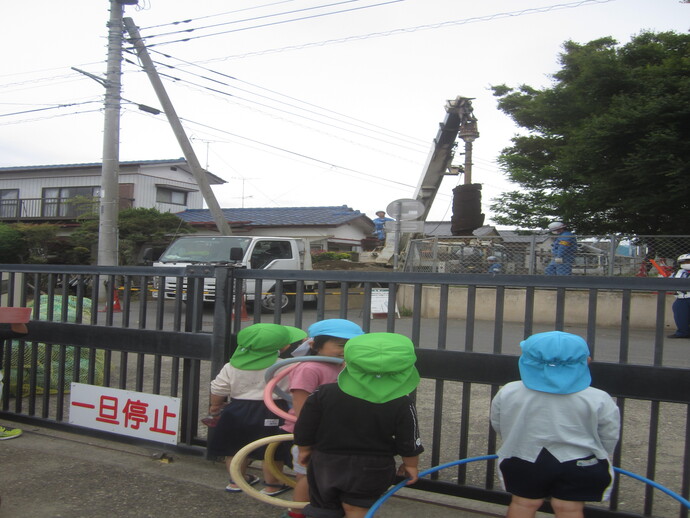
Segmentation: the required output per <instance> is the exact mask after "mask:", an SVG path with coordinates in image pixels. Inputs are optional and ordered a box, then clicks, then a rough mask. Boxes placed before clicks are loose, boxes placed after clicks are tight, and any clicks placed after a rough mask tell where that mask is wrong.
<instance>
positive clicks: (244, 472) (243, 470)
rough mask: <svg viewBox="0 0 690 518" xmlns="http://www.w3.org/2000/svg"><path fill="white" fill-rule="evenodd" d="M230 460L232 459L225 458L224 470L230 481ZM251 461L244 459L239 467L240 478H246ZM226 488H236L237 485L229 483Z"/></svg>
mask: <svg viewBox="0 0 690 518" xmlns="http://www.w3.org/2000/svg"><path fill="white" fill-rule="evenodd" d="M232 459H233V457H225V469H227V470H228V475H229V476H230V480H232V475H231V474H230V463H232ZM251 461H252V459H250V458H249V457H245V459H244V461H243V462H242V464H241V465H240V472H241V473H242V476H243V477H244V478H245V479H246V478H247V468H248V467H249V464H250V463H251ZM228 487H237V485H236V484H234V483H232V482H231V483H230V484H228Z"/></svg>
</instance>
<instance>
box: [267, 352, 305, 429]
mask: <svg viewBox="0 0 690 518" xmlns="http://www.w3.org/2000/svg"><path fill="white" fill-rule="evenodd" d="M297 365H299V364H298V363H295V364H294V365H289V366H287V367H285V368H284V369H282V370H281V371H280V372H278V373H277V374H276V375H275V376H273V378H272V379H271V380H270V381H269V382H268V383H266V387H265V388H264V404H265V405H266V406H267V407H268V409H269V410H270V411H271V412H273V413H274V414H275V415H277V416H278V417H282V418H283V419H285V420H286V421H290V422H291V423H294V422H295V421H297V418H296V417H295V416H294V415H292V414H288V413H287V412H285V411H284V410H282V409H280V408H278V405H276V404H275V402H274V400H273V389H274V388H275V386H276V385H277V384H278V382H279V381H280V380H282V379H283V378H284V377H285V376H287V375H288V374H290V372H291V371H292V370H293V369H294V368H296V367H297Z"/></svg>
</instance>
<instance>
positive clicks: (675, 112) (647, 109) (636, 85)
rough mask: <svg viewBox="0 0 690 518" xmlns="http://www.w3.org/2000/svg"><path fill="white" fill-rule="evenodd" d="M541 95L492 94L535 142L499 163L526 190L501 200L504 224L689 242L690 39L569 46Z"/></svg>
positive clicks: (524, 90) (649, 37) (498, 89)
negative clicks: (560, 225)
mask: <svg viewBox="0 0 690 518" xmlns="http://www.w3.org/2000/svg"><path fill="white" fill-rule="evenodd" d="M563 48H564V52H563V53H562V54H561V55H560V64H561V67H562V68H561V70H560V71H559V72H557V73H556V74H554V76H553V79H554V81H553V84H552V85H551V86H550V87H549V88H544V89H542V90H537V89H534V88H532V87H530V86H527V85H522V86H520V87H518V88H510V87H508V86H506V85H499V86H492V90H493V93H494V96H496V97H497V98H498V99H499V100H498V107H499V109H500V110H502V111H503V112H505V113H506V114H508V115H509V116H510V117H511V118H512V119H513V120H514V121H515V122H516V123H517V124H518V125H519V126H521V127H522V128H525V129H526V130H527V132H528V134H527V135H518V136H515V137H514V138H513V139H512V143H513V145H512V146H511V147H508V148H506V149H504V150H503V151H502V152H501V155H500V156H499V159H498V160H499V163H500V164H501V166H502V168H503V169H504V171H505V172H506V173H507V175H508V177H509V178H510V180H511V181H513V182H515V183H517V184H519V185H520V186H521V190H520V191H513V192H508V193H504V194H503V195H502V196H500V197H499V198H496V199H495V200H493V201H494V203H493V204H492V206H491V208H492V210H493V211H494V212H495V213H496V214H497V216H496V217H494V220H495V221H496V222H497V223H499V224H510V225H517V226H519V227H522V228H537V227H542V228H543V227H545V226H546V224H547V223H548V222H549V221H551V220H554V219H561V220H564V221H565V222H566V223H568V224H569V225H571V226H572V227H574V228H575V229H576V230H577V231H578V232H580V233H592V234H605V233H629V234H638V235H642V234H652V235H655V234H656V235H658V234H690V222H689V221H688V218H687V214H688V213H690V210H689V209H690V181H689V179H690V123H689V122H688V121H690V35H687V34H676V33H673V32H664V33H656V34H655V33H651V32H644V33H642V34H640V35H638V36H635V37H633V38H632V40H631V41H630V43H628V44H626V45H623V46H618V44H617V42H616V41H615V40H614V39H612V38H610V37H607V38H601V39H598V40H594V41H591V42H589V43H587V44H585V45H580V44H577V43H575V42H572V41H568V42H566V43H565V44H564V46H563Z"/></svg>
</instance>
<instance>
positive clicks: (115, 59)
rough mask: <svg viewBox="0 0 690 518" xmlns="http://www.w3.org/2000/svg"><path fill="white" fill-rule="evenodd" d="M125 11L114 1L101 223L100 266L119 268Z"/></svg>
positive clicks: (99, 237)
mask: <svg viewBox="0 0 690 518" xmlns="http://www.w3.org/2000/svg"><path fill="white" fill-rule="evenodd" d="M122 11H123V6H122V5H121V3H120V2H118V1H117V0H110V20H109V21H108V64H107V74H106V81H105V114H104V128H103V165H102V166H101V202H100V207H99V210H100V217H99V222H98V265H99V266H117V264H118V257H117V238H118V226H117V216H118V209H119V207H118V204H119V196H120V193H119V181H118V175H119V172H118V169H119V165H120V90H121V75H122Z"/></svg>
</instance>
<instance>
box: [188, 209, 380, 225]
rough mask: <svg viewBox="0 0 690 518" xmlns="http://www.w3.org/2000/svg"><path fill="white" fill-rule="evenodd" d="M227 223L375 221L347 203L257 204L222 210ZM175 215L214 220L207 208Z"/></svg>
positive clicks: (197, 220) (191, 220)
mask: <svg viewBox="0 0 690 518" xmlns="http://www.w3.org/2000/svg"><path fill="white" fill-rule="evenodd" d="M221 210H222V211H223V214H224V215H225V219H226V220H227V221H229V222H230V223H236V224H243V225H246V226H253V227H257V226H262V227H281V226H284V227H287V226H292V227H294V226H300V227H303V226H329V227H335V226H339V225H343V224H346V223H350V222H352V221H353V220H356V219H361V220H363V221H365V222H368V224H369V225H370V226H371V227H372V228H373V226H374V224H373V223H372V222H371V220H370V219H369V218H368V217H367V216H366V215H365V214H363V213H361V212H360V211H358V210H354V209H351V208H350V207H348V206H347V205H342V206H339V207H259V208H245V209H221ZM176 215H177V216H178V217H179V218H180V219H182V220H184V221H186V222H187V223H190V224H192V225H194V224H197V225H198V224H205V223H213V215H212V214H211V211H210V210H208V209H189V210H185V211H183V212H178V213H176Z"/></svg>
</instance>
